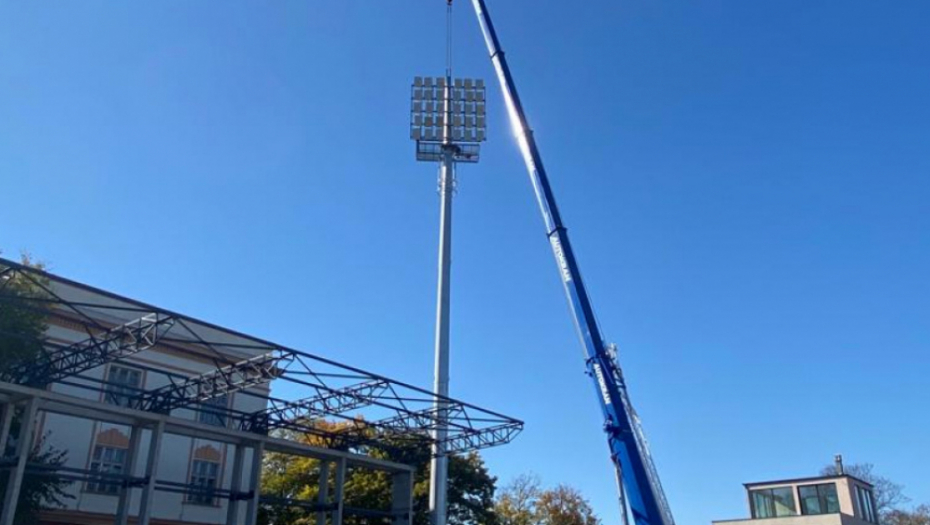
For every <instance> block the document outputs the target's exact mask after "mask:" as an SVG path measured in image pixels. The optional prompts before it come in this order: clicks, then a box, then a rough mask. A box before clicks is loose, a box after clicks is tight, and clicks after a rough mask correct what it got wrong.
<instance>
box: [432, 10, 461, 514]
mask: <svg viewBox="0 0 930 525" xmlns="http://www.w3.org/2000/svg"><path fill="white" fill-rule="evenodd" d="M451 5H452V4H451V2H450V3H449V4H448V9H451ZM450 14H451V13H450ZM443 99H444V108H445V126H444V129H443V141H442V162H441V163H440V165H439V198H440V209H439V214H440V215H439V283H438V286H437V288H438V290H437V294H436V295H437V297H436V346H435V350H436V364H435V370H434V376H435V377H434V383H433V392H434V393H436V394H438V395H439V396H442V397H441V398H437V399H436V403H435V408H436V415H437V417H438V419H439V421H438V422H437V425H436V428H435V429H434V430H433V432H432V437H433V441H434V443H433V446H432V454H433V457H432V459H431V460H430V484H429V511H430V523H431V525H446V507H447V504H446V493H447V488H446V484H447V481H448V476H449V474H448V472H449V458H447V457H446V452H445V450H444V446H443V443H444V442H445V440H446V435H447V433H448V422H447V421H446V419H447V417H446V416H447V413H446V401H445V399H444V398H446V397H448V396H449V313H450V312H449V303H450V292H451V290H450V289H451V283H452V281H451V279H452V194H453V193H454V192H455V151H456V146H455V145H454V144H453V143H452V71H451V64H450V66H449V68H447V71H446V85H445V89H444V94H443Z"/></svg>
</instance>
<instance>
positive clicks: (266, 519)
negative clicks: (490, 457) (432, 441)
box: [261, 421, 497, 525]
mask: <svg viewBox="0 0 930 525" xmlns="http://www.w3.org/2000/svg"><path fill="white" fill-rule="evenodd" d="M315 426H317V427H319V428H325V429H326V430H328V431H330V432H337V433H338V432H339V431H340V430H344V429H345V428H347V427H355V426H356V425H353V424H351V423H349V424H341V425H340V424H333V423H327V422H322V421H321V422H317V423H315ZM366 432H368V433H370V436H371V437H373V436H374V435H375V434H374V433H375V431H374V430H373V429H367V430H366ZM287 434H288V436H287V437H288V438H289V439H292V440H296V441H299V442H303V443H307V444H310V445H317V446H319V445H326V443H325V442H324V440H323V439H322V438H320V437H318V436H315V435H311V434H300V433H295V432H287ZM381 439H382V440H383V441H384V442H385V443H387V444H388V445H389V447H388V448H386V449H385V450H382V449H376V448H371V447H361V446H356V447H351V448H350V450H351V451H352V452H359V453H366V454H369V455H371V456H372V457H375V458H380V459H387V460H391V461H395V462H398V463H403V464H406V465H413V466H414V467H415V468H416V474H415V476H414V486H413V509H414V517H413V522H414V525H428V523H429V513H428V511H429V473H430V469H429V464H430V451H429V447H426V446H423V444H422V443H420V444H416V443H414V442H410V441H400V442H398V441H396V440H392V439H390V438H386V437H383V438H381ZM319 476H320V463H319V461H317V460H315V459H312V458H303V457H293V456H285V455H281V454H274V453H269V454H266V455H265V459H264V463H263V471H262V494H263V495H267V496H271V497H276V498H281V499H287V498H290V499H296V500H303V501H316V498H317V494H318V486H319ZM329 476H330V479H332V477H333V476H334V473H333V472H332V469H330V473H329ZM496 481H497V479H496V478H495V477H494V476H492V475H490V473H489V472H488V469H487V467H486V466H485V464H484V460H482V459H481V456H480V455H478V453H474V452H473V453H470V454H466V455H460V456H458V455H457V456H450V457H449V492H448V505H449V508H448V522H449V523H450V524H451V525H497V516H496V514H495V513H494V492H495V483H496ZM391 497H392V494H391V478H390V476H389V475H388V473H386V472H382V471H372V470H367V469H350V470H349V471H348V472H347V475H346V482H345V487H344V500H345V505H346V506H348V507H358V508H367V509H389V508H390V505H391ZM261 520H262V521H261V522H262V523H275V524H278V523H287V524H288V525H312V524H313V523H314V514H313V513H311V512H308V511H306V510H305V509H302V508H300V507H298V506H292V505H287V504H284V503H281V504H277V505H270V506H268V507H266V508H264V509H262V518H261ZM343 521H344V522H345V523H346V524H347V525H354V524H356V523H359V524H360V523H362V521H359V520H357V519H356V518H355V517H353V516H345V517H344V518H343Z"/></svg>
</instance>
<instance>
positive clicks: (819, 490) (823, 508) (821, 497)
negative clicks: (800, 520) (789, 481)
mask: <svg viewBox="0 0 930 525" xmlns="http://www.w3.org/2000/svg"><path fill="white" fill-rule="evenodd" d="M827 487H833V501H834V502H835V503H836V507H835V510H833V511H831V510H829V506H828V505H827V502H828V501H829V499H828V494H826V492H825V491H826V490H827ZM804 489H814V491H815V493H816V499H817V506H818V507H819V512H809V510H810V509H808V507H807V504H806V501H807V500H808V499H810V498H812V496H807V497H805V496H802V495H801V491H802V490H804ZM798 502H799V503H800V507H801V515H802V516H821V515H824V514H838V513H840V495H839V490H838V489H837V487H836V482H835V481H833V482H827V483H815V484H810V485H798Z"/></svg>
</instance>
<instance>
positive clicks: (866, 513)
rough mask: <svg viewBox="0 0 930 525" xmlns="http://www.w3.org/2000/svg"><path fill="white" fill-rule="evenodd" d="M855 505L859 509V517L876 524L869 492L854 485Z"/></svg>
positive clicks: (870, 492) (873, 506) (876, 519)
mask: <svg viewBox="0 0 930 525" xmlns="http://www.w3.org/2000/svg"><path fill="white" fill-rule="evenodd" d="M856 505H857V506H858V507H859V517H861V518H862V519H864V520H865V521H868V522H871V523H878V516H877V515H876V513H875V504H874V502H873V501H872V491H871V490H869V489H867V488H865V487H862V486H859V485H856Z"/></svg>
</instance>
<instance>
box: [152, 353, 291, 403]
mask: <svg viewBox="0 0 930 525" xmlns="http://www.w3.org/2000/svg"><path fill="white" fill-rule="evenodd" d="M293 359H294V356H293V354H291V353H290V352H287V351H275V352H272V353H269V354H263V355H259V356H255V357H252V358H250V359H246V360H243V361H239V362H238V363H233V364H231V365H227V366H224V367H221V368H217V369H216V370H212V371H210V372H207V373H204V374H200V375H198V376H193V377H189V378H187V379H186V380H183V381H178V380H175V379H174V378H171V384H168V385H165V386H163V387H161V388H157V389H155V390H149V391H147V392H145V393H143V394H142V395H141V396H140V398H139V406H140V408H142V409H143V410H149V411H152V412H158V413H162V414H167V413H170V412H171V411H172V410H174V409H176V408H182V407H185V406H188V405H191V404H194V403H201V402H203V401H207V400H209V399H213V398H216V397H220V396H223V395H227V394H231V393H233V392H237V391H240V390H245V389H247V388H251V387H253V386H257V385H262V384H265V383H269V382H270V381H272V380H273V379H275V378H277V377H280V376H281V375H282V374H283V373H284V370H285V368H286V367H287V364H288V363H290V362H291V361H293Z"/></svg>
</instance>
